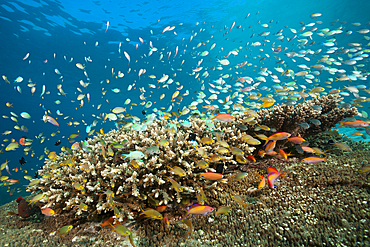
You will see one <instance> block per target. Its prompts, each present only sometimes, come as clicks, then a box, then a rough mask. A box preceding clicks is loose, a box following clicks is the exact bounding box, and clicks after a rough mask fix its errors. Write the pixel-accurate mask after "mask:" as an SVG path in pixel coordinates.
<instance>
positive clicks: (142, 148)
mask: <svg viewBox="0 0 370 247" xmlns="http://www.w3.org/2000/svg"><path fill="white" fill-rule="evenodd" d="M205 122H206V120H199V119H198V120H197V119H195V120H192V121H191V125H192V128H191V129H193V130H191V129H190V128H182V127H181V129H177V127H175V126H177V125H178V126H180V125H179V122H177V121H175V120H174V121H169V122H167V121H165V120H163V121H159V120H156V121H154V122H152V124H151V125H150V128H148V129H147V130H145V131H127V130H124V129H119V130H112V131H110V132H109V133H107V134H105V135H101V134H98V135H97V136H95V137H94V138H93V139H89V140H88V141H85V142H84V143H81V144H80V145H79V148H74V150H70V153H69V152H63V153H61V154H60V155H59V156H57V157H56V158H55V159H53V160H51V159H48V160H46V164H45V165H44V166H43V169H42V170H40V171H39V174H40V175H41V176H42V178H41V179H40V180H39V181H36V180H35V181H36V183H35V185H32V186H29V188H28V191H32V192H38V191H40V190H41V192H42V193H44V195H46V197H45V198H44V199H42V200H40V202H44V203H45V205H44V207H53V208H57V209H59V208H63V211H64V212H69V211H71V210H74V211H76V214H77V215H80V214H83V213H84V212H86V213H87V214H88V215H89V216H90V217H93V216H94V215H96V214H101V213H105V212H109V211H112V210H113V209H114V207H117V208H119V209H120V211H121V216H120V220H122V219H123V218H124V217H128V218H130V219H132V218H133V217H134V213H136V212H138V211H140V210H139V207H140V206H143V207H144V206H149V207H153V206H158V205H168V204H174V205H176V204H179V203H181V201H182V200H183V199H187V198H190V199H192V198H196V195H197V193H200V189H201V188H202V187H204V188H207V190H210V191H212V193H215V194H217V190H218V189H219V188H218V187H217V186H216V185H217V184H218V183H219V182H223V180H221V181H205V180H203V179H202V178H201V177H200V176H199V175H200V174H201V173H204V172H216V169H215V168H217V164H218V163H222V161H224V162H226V161H227V162H229V163H234V164H237V162H236V161H235V160H234V159H233V158H234V156H235V155H234V154H235V153H236V154H237V155H239V156H240V155H244V154H250V153H251V152H252V151H253V150H254V148H253V147H250V146H248V145H247V144H245V143H244V141H243V140H242V138H241V136H242V133H241V132H240V131H239V130H238V129H237V128H236V127H235V126H234V125H232V124H227V123H222V122H216V123H215V124H214V125H215V128H214V129H213V132H211V131H209V129H208V127H207V125H206V124H205ZM174 128H176V131H174ZM193 132H195V133H196V136H197V138H196V141H197V143H199V146H197V145H196V144H194V142H192V141H189V140H188V139H187V138H188V136H189V134H191V133H193ZM212 133H213V134H212ZM215 137H216V138H218V139H219V140H221V139H222V140H227V146H230V147H233V148H234V149H232V150H231V151H232V152H229V151H228V152H226V153H223V154H222V155H217V154H216V153H215V151H213V150H214V149H215V148H217V147H219V146H220V144H219V142H216V140H215V139H216V138H215ZM204 138H208V139H204ZM204 140H208V142H209V143H208V142H204ZM205 143H207V144H205ZM225 143H226V142H225ZM194 145H195V146H194ZM224 145H226V144H224ZM153 150H154V151H153ZM234 151H235V152H234ZM132 152H135V155H139V156H140V158H142V160H140V159H139V158H138V157H134V159H130V157H129V156H132V155H133V154H134V153H132ZM211 152H213V154H211ZM123 154H126V155H127V154H128V158H127V159H125V157H124V156H123ZM141 154H142V155H141ZM144 154H145V155H144ZM141 156H143V157H141ZM131 158H132V157H131ZM200 160H203V161H206V162H208V163H209V164H208V165H206V166H204V167H198V165H197V162H198V161H200ZM174 168H176V169H178V168H181V169H182V170H183V171H184V172H185V175H179V174H176V172H173V170H176V169H174ZM200 180H202V181H201V182H200ZM35 181H31V183H32V182H35ZM174 183H177V184H179V186H180V187H179V188H177V189H176V188H175V187H176V186H174ZM153 201H155V203H153Z"/></svg>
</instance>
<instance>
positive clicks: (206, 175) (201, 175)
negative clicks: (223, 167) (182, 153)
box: [199, 172, 223, 180]
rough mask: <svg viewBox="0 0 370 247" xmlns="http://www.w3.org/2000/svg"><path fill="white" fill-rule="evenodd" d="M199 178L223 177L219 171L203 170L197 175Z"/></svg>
mask: <svg viewBox="0 0 370 247" xmlns="http://www.w3.org/2000/svg"><path fill="white" fill-rule="evenodd" d="M199 176H200V177H201V178H204V179H208V180H219V179H221V178H223V175H222V174H221V173H216V172H204V173H202V174H200V175H199Z"/></svg>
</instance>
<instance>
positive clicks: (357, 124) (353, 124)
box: [339, 120, 369, 128]
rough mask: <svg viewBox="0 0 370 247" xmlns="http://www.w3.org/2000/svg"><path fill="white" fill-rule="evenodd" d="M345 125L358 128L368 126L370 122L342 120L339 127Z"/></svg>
mask: <svg viewBox="0 0 370 247" xmlns="http://www.w3.org/2000/svg"><path fill="white" fill-rule="evenodd" d="M343 125H345V126H348V127H351V128H358V127H367V126H369V123H367V122H365V121H363V120H356V121H345V122H340V125H339V127H341V126H343Z"/></svg>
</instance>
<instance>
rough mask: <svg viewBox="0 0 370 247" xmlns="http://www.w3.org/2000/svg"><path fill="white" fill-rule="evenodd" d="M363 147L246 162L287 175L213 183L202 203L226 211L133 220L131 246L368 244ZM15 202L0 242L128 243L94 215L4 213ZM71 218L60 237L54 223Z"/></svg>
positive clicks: (0, 222)
mask: <svg viewBox="0 0 370 247" xmlns="http://www.w3.org/2000/svg"><path fill="white" fill-rule="evenodd" d="M369 159H370V151H353V152H342V153H341V154H338V155H331V156H330V157H328V158H327V160H326V161H325V162H321V163H316V164H304V163H302V162H300V161H299V160H298V159H297V158H289V159H288V160H287V161H284V160H281V159H268V160H262V161H259V162H257V163H255V164H254V165H253V166H254V167H250V165H245V166H244V167H241V168H240V170H242V171H250V172H251V173H250V174H252V171H255V170H256V168H257V169H265V168H267V167H269V166H278V167H281V168H282V169H284V170H287V171H288V174H289V180H284V179H281V180H279V183H278V186H277V187H276V188H274V189H271V188H268V189H262V190H257V189H255V188H256V184H258V179H257V178H256V177H255V176H253V175H248V176H247V177H246V178H245V179H243V180H241V181H235V182H233V183H230V184H219V186H222V189H223V193H218V194H217V195H215V194H213V195H208V196H209V198H208V200H209V205H212V206H213V207H215V208H217V207H218V206H221V205H227V206H230V207H232V211H231V212H230V213H228V214H226V215H219V216H218V217H216V218H215V214H214V212H212V213H210V214H208V215H205V216H202V215H200V216H195V217H193V218H192V219H191V220H192V223H193V228H194V230H193V232H192V233H191V234H190V236H189V238H188V239H185V238H184V235H185V233H187V232H188V228H187V227H186V226H185V225H184V224H182V223H179V221H178V220H176V219H172V220H170V226H166V225H165V223H164V222H163V221H158V220H156V221H152V220H149V219H145V220H144V221H145V224H142V223H143V221H141V223H140V222H133V223H132V224H131V225H129V226H128V228H129V229H130V230H132V231H133V235H134V244H135V245H136V246H370V242H369V239H368V236H369V230H370V224H369V220H370V209H369V206H368V203H369V199H370V194H369V193H370V183H369V181H370V180H369V178H368V177H367V176H366V174H364V173H359V172H358V169H359V168H361V167H362V166H365V165H368V161H369ZM233 194H239V195H241V196H243V197H244V198H246V200H247V201H248V202H249V203H250V204H251V206H250V207H249V208H248V210H247V211H246V210H245V209H244V208H243V207H242V206H241V205H239V204H237V203H236V202H234V201H232V199H231V198H230V195H233ZM16 210H17V203H16V202H15V201H14V202H11V203H8V204H5V205H2V206H1V212H2V214H1V215H0V217H1V219H0V229H1V234H0V246H104V247H108V246H131V244H130V242H129V240H128V237H125V236H121V235H118V234H117V233H115V232H114V231H112V229H109V227H108V228H107V227H105V228H103V229H102V228H101V227H100V224H101V221H96V222H94V221H86V220H84V219H83V218H80V219H73V217H68V216H67V215H57V216H53V217H48V218H45V219H43V220H39V219H33V218H28V219H22V218H20V217H18V216H9V215H7V212H8V211H16ZM79 221H80V222H79ZM67 224H74V225H77V226H76V227H74V228H73V229H72V230H71V231H70V232H68V233H67V234H66V235H64V236H63V237H61V238H59V235H58V233H57V232H58V230H59V229H60V227H61V226H64V225H67Z"/></svg>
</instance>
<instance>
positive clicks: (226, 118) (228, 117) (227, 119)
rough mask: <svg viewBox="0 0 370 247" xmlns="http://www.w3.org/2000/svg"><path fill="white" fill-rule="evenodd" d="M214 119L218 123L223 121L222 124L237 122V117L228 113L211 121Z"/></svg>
mask: <svg viewBox="0 0 370 247" xmlns="http://www.w3.org/2000/svg"><path fill="white" fill-rule="evenodd" d="M212 119H217V120H218V121H221V122H231V121H234V120H235V117H234V116H231V115H230V114H227V113H219V114H217V115H215V116H214V117H213V118H211V120H212Z"/></svg>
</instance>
